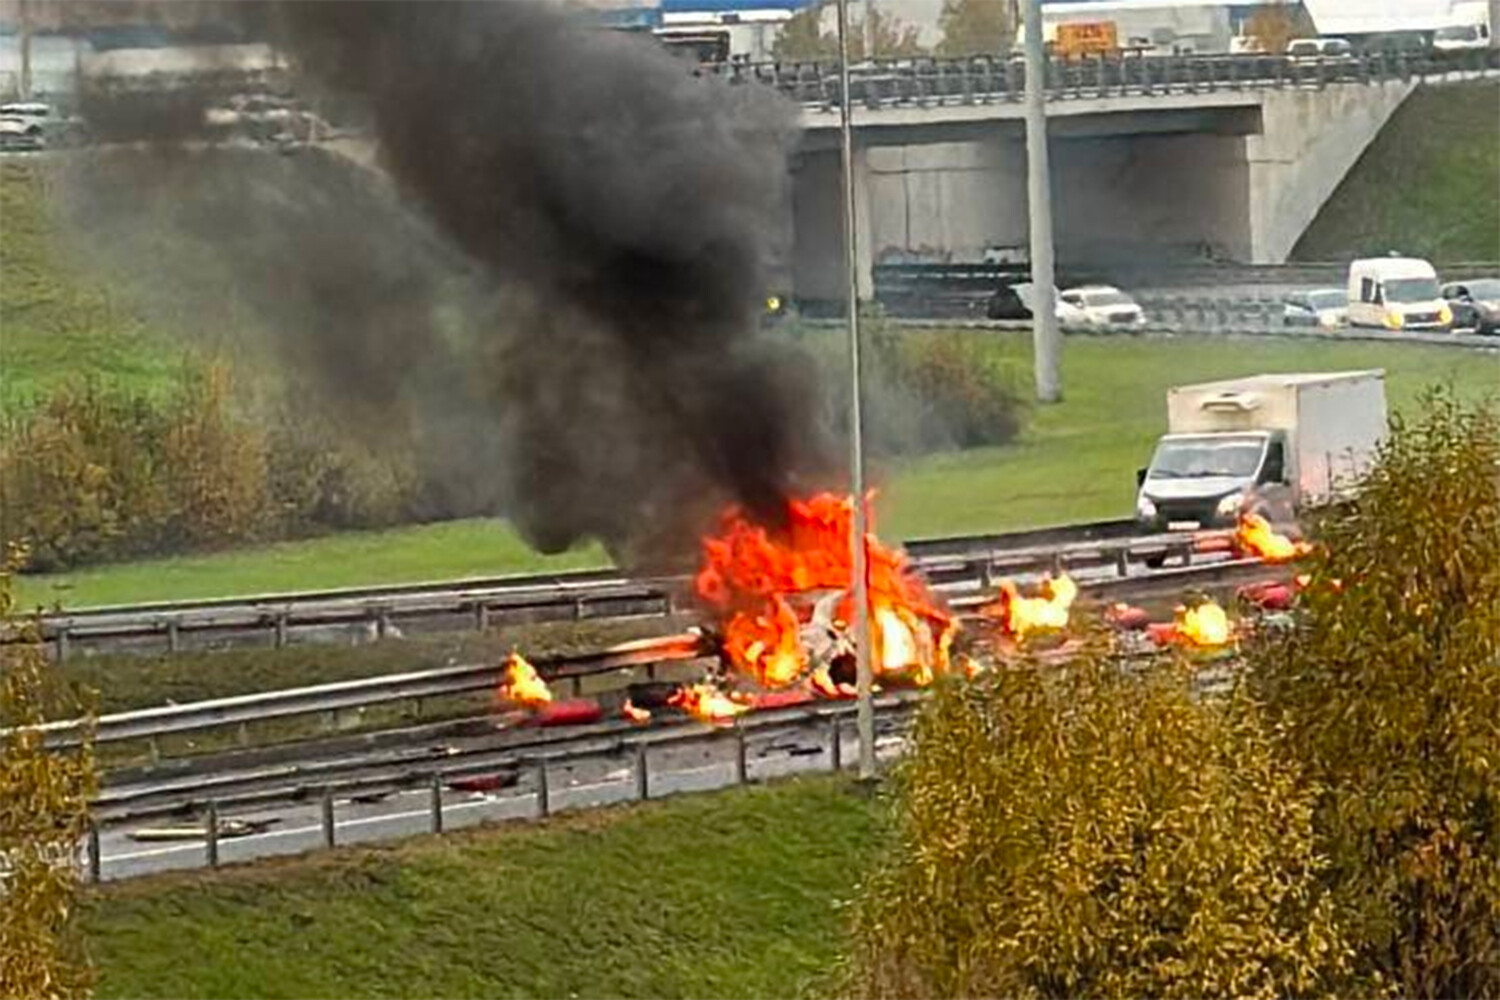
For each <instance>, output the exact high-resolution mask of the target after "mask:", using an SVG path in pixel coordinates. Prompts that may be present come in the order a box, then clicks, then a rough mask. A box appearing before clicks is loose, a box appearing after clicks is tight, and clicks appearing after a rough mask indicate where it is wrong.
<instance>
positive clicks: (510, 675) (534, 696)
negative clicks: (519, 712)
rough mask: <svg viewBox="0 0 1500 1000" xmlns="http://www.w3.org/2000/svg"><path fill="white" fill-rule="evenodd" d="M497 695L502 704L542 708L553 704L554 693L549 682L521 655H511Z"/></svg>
mask: <svg viewBox="0 0 1500 1000" xmlns="http://www.w3.org/2000/svg"><path fill="white" fill-rule="evenodd" d="M496 695H497V697H498V698H499V700H500V701H502V702H505V703H507V704H511V705H521V706H525V707H526V708H542V707H544V706H546V705H550V704H551V703H552V691H551V689H550V688H548V687H547V682H546V681H544V680H542V678H541V676H540V675H539V674H538V673H537V672H536V668H535V667H533V666H532V665H531V664H530V663H529V662H528V661H527V659H526V657H524V656H522V655H521V654H520V653H511V654H510V655H509V656H508V657H506V658H505V672H504V674H503V676H502V677H501V680H500V689H499V691H497V692H496Z"/></svg>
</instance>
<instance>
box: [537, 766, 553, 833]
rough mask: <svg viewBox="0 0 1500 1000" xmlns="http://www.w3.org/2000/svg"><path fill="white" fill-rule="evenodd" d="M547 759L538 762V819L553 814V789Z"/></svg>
mask: <svg viewBox="0 0 1500 1000" xmlns="http://www.w3.org/2000/svg"><path fill="white" fill-rule="evenodd" d="M547 780H548V779H547V759H546V758H545V757H544V758H542V759H541V760H539V761H537V762H536V814H537V818H538V819H546V818H547V817H548V816H551V815H552V789H551V787H550V786H549V785H548V784H547Z"/></svg>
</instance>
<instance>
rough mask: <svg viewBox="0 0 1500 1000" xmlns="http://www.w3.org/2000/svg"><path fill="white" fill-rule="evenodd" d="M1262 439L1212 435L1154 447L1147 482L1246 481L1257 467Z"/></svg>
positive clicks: (1263, 442)
mask: <svg viewBox="0 0 1500 1000" xmlns="http://www.w3.org/2000/svg"><path fill="white" fill-rule="evenodd" d="M1265 450H1266V438H1263V437H1252V436H1249V435H1245V436H1230V435H1225V436H1222V437H1221V436H1215V437H1211V438H1209V437H1202V438H1176V439H1171V440H1167V441H1163V442H1162V443H1161V444H1160V445H1158V446H1157V448H1156V456H1155V457H1154V458H1152V460H1151V470H1150V472H1148V473H1147V474H1146V478H1147V479H1199V478H1207V477H1209V476H1230V477H1232V478H1235V479H1248V478H1249V477H1251V476H1253V475H1255V472H1256V470H1257V469H1259V468H1260V458H1261V454H1262V453H1263V452H1264V451H1265Z"/></svg>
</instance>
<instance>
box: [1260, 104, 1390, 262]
mask: <svg viewBox="0 0 1500 1000" xmlns="http://www.w3.org/2000/svg"><path fill="white" fill-rule="evenodd" d="M1415 89H1416V84H1414V83H1404V84H1403V83H1397V82H1391V83H1385V84H1377V85H1372V86H1368V87H1348V86H1346V87H1330V88H1328V89H1327V90H1321V91H1315V90H1309V91H1270V92H1268V93H1266V94H1265V95H1264V100H1263V102H1262V105H1261V121H1262V128H1261V134H1260V135H1253V136H1248V137H1247V138H1246V139H1245V160H1246V162H1247V163H1248V165H1249V206H1248V208H1249V214H1250V218H1251V219H1252V220H1253V222H1254V225H1253V230H1252V237H1251V247H1250V252H1249V255H1248V257H1247V258H1246V259H1248V260H1250V261H1252V262H1253V263H1257V264H1279V263H1281V262H1282V261H1284V260H1286V258H1287V255H1288V254H1290V253H1291V252H1292V248H1293V247H1294V246H1296V244H1297V240H1298V239H1299V238H1300V237H1301V236H1302V233H1303V231H1304V230H1306V229H1307V227H1308V226H1309V225H1311V224H1312V221H1313V219H1314V218H1315V217H1316V216H1317V214H1318V210H1319V209H1320V208H1322V207H1323V203H1324V202H1325V201H1327V200H1328V196H1329V195H1331V194H1333V192H1334V189H1335V188H1337V187H1338V186H1339V183H1340V182H1341V181H1342V180H1343V179H1344V175H1345V174H1347V173H1348V172H1349V169H1350V168H1351V167H1353V166H1354V164H1355V162H1356V161H1357V160H1358V159H1359V157H1360V154H1362V153H1363V152H1364V151H1365V147H1367V146H1368V145H1369V144H1370V143H1371V142H1372V141H1374V139H1375V137H1376V136H1377V135H1379V134H1380V130H1381V129H1382V128H1383V127H1384V126H1385V123H1386V121H1387V120H1389V119H1390V117H1391V115H1392V114H1394V113H1395V111H1396V109H1397V108H1399V107H1400V106H1401V103H1402V102H1403V101H1405V100H1406V98H1407V97H1408V96H1410V95H1411V92H1412V91H1413V90H1415Z"/></svg>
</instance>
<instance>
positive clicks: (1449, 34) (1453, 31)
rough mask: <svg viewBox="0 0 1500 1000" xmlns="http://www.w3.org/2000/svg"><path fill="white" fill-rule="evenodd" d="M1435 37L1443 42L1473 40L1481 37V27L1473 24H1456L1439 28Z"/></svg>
mask: <svg viewBox="0 0 1500 1000" xmlns="http://www.w3.org/2000/svg"><path fill="white" fill-rule="evenodd" d="M1433 37H1434V38H1436V39H1437V40H1438V41H1441V42H1472V41H1475V40H1477V39H1478V38H1479V29H1478V28H1477V27H1475V26H1474V25H1472V24H1456V25H1452V26H1450V27H1447V28H1439V29H1438V30H1437V33H1436V34H1434V35H1433Z"/></svg>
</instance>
